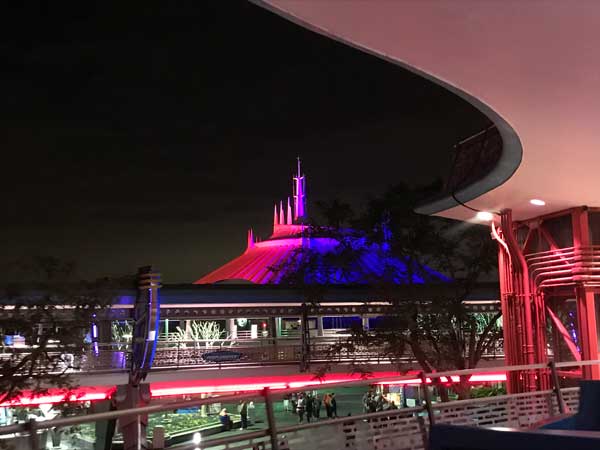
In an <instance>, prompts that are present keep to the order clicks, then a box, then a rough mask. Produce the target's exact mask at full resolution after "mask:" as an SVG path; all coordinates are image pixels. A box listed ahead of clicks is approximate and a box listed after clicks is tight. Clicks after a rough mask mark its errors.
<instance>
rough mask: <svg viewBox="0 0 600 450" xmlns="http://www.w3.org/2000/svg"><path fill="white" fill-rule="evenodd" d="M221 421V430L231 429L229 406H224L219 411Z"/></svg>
mask: <svg viewBox="0 0 600 450" xmlns="http://www.w3.org/2000/svg"><path fill="white" fill-rule="evenodd" d="M219 422H221V431H229V430H230V429H231V418H230V417H229V414H228V413H227V408H223V409H222V410H221V412H220V413H219Z"/></svg>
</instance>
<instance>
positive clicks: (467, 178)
mask: <svg viewBox="0 0 600 450" xmlns="http://www.w3.org/2000/svg"><path fill="white" fill-rule="evenodd" d="M501 154H502V137H501V136H500V133H499V132H498V129H497V128H496V127H495V126H491V127H488V128H486V129H485V130H483V131H481V132H479V133H477V134H475V135H473V136H471V137H469V138H467V139H464V140H462V141H461V142H459V143H458V144H456V145H455V146H454V160H453V162H452V172H451V174H450V176H449V177H448V179H447V180H446V183H445V186H444V191H445V192H447V193H455V192H457V191H459V190H460V189H462V188H464V187H465V186H468V185H470V184H472V183H474V182H475V181H477V180H479V179H481V178H482V177H483V176H485V175H487V174H488V173H489V172H490V171H491V170H492V169H493V168H494V167H495V166H496V164H497V163H498V160H499V159H500V156H501Z"/></svg>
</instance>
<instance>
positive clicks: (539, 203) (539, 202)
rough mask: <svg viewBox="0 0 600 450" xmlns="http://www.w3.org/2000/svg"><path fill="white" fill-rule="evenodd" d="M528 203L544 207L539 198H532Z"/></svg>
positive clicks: (543, 202)
mask: <svg viewBox="0 0 600 450" xmlns="http://www.w3.org/2000/svg"><path fill="white" fill-rule="evenodd" d="M529 203H531V204H532V205H535V206H544V205H545V204H546V202H545V201H544V200H540V199H539V198H532V199H531V200H529Z"/></svg>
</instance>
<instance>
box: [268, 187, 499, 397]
mask: <svg viewBox="0 0 600 450" xmlns="http://www.w3.org/2000/svg"><path fill="white" fill-rule="evenodd" d="M436 188H437V185H431V186H426V187H425V188H422V189H417V190H414V189H410V188H408V187H407V186H405V185H397V186H394V187H392V188H390V189H388V190H387V191H386V192H385V193H384V194H383V195H382V196H380V197H377V198H372V199H371V200H370V201H369V202H368V205H367V208H366V211H365V212H364V213H363V214H362V215H360V216H359V217H358V218H357V219H356V220H355V221H354V222H353V231H351V230H348V229H343V230H341V229H337V230H336V229H335V227H331V226H330V227H326V228H321V229H317V230H316V231H314V230H313V231H312V233H313V234H312V235H316V234H317V233H321V235H323V233H325V234H326V235H329V236H330V237H332V238H334V239H336V240H337V241H338V242H339V245H338V246H337V247H335V248H333V249H332V250H330V251H329V252H325V253H323V252H318V251H315V250H314V249H312V248H301V249H298V250H297V254H296V255H294V256H293V257H292V258H289V259H288V260H287V261H284V262H282V263H281V264H280V265H279V267H276V268H274V270H276V271H278V273H279V274H280V276H281V280H282V281H283V282H284V283H287V284H290V285H293V286H297V287H299V288H301V291H302V292H304V294H305V298H306V299H307V300H308V299H309V297H308V296H310V298H311V300H310V302H312V303H317V302H318V298H319V292H322V291H323V289H324V285H325V284H327V283H332V282H335V281H342V282H346V284H352V280H354V279H355V278H352V276H351V274H352V273H353V272H354V271H355V270H356V269H357V261H358V260H359V259H360V258H361V254H360V252H359V251H358V247H359V246H356V245H353V242H357V241H361V242H364V241H366V242H367V244H366V245H364V244H363V245H362V247H363V248H365V247H369V243H370V244H371V248H378V249H379V252H380V256H381V259H382V261H384V262H386V263H385V264H386V265H387V266H386V268H385V269H384V270H382V271H381V273H380V274H379V275H378V276H377V277H373V278H371V279H370V280H368V281H369V287H370V289H369V291H370V293H369V294H368V295H369V296H370V297H372V298H377V299H378V300H380V301H381V300H383V301H386V302H387V303H388V304H389V305H390V306H389V309H388V313H387V314H386V315H385V316H384V317H382V318H380V319H379V321H378V324H377V326H376V327H374V328H373V329H369V330H365V329H363V328H362V326H356V327H354V328H353V329H352V330H351V336H350V337H349V338H348V339H347V340H345V341H342V342H339V343H337V344H335V345H334V346H332V347H331V349H330V353H331V356H334V355H336V354H339V353H340V352H342V353H344V354H347V355H361V354H364V352H365V351H367V352H370V353H372V352H373V351H376V352H377V353H378V354H379V356H380V358H382V359H386V360H388V361H390V362H392V363H394V364H396V365H397V367H398V368H399V369H400V368H401V367H404V368H405V367H406V364H405V363H406V360H407V358H414V360H416V361H417V362H418V364H419V365H420V367H421V369H422V370H424V371H426V372H431V371H440V370H449V369H457V370H460V369H470V368H474V367H476V366H477V364H478V363H479V361H480V360H481V358H482V357H483V355H484V354H485V352H486V350H488V349H490V348H492V347H493V346H494V345H495V343H496V342H497V340H498V339H499V338H500V336H501V329H500V326H499V321H498V319H499V317H500V313H495V314H491V315H485V314H484V315H482V314H477V313H474V312H472V311H469V310H468V309H467V307H466V306H465V300H466V299H468V297H469V295H470V294H471V293H472V291H473V288H474V287H475V286H476V284H477V283H478V282H479V281H481V279H482V278H483V277H484V276H485V275H486V274H489V273H491V272H493V269H494V268H495V264H496V248H495V244H494V242H493V241H492V239H491V238H490V236H489V232H488V230H487V229H486V228H485V227H482V226H477V225H468V224H460V225H457V224H456V222H453V221H449V220H446V219H443V218H438V217H430V216H424V215H420V214H416V213H415V212H414V209H415V207H416V205H417V204H418V203H419V202H420V201H421V200H422V199H423V198H424V197H427V196H429V195H430V194H431V192H432V191H435V189H436ZM309 236H310V235H309ZM325 261H327V262H328V263H329V265H327V264H325V263H324V262H325ZM327 268H328V270H330V271H331V270H335V271H337V272H338V273H346V274H347V276H345V277H342V278H340V277H338V279H337V280H335V279H333V278H331V277H329V278H328V277H323V276H322V274H323V271H324V270H327ZM311 274H321V278H320V280H319V278H317V277H316V276H313V275H311ZM444 276H445V277H447V278H446V281H445V282H441V280H442V279H444ZM399 279H401V280H402V282H403V283H402V285H399V284H398V280H399ZM315 281H320V282H318V283H316V284H317V286H311V284H314V283H315ZM348 281H350V282H348ZM363 281H364V280H363ZM427 282H437V283H440V284H442V285H443V289H442V291H443V294H441V295H439V296H437V298H427V299H423V298H421V297H419V294H418V287H419V286H421V285H422V284H423V283H427ZM315 290H316V294H315ZM411 292H414V295H412V296H411V295H407V293H411ZM327 369H328V368H327V367H325V368H322V369H321V371H320V373H319V374H322V373H323V371H325V370H327ZM353 370H355V371H364V367H362V365H361V364H360V363H359V362H358V361H356V364H353ZM456 389H457V390H458V391H459V394H460V395H461V396H463V397H464V396H468V389H466V380H464V379H463V380H461V382H460V383H459V384H458V385H457V386H456ZM442 391H443V389H442Z"/></svg>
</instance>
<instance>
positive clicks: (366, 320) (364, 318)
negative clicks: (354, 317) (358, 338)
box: [362, 317, 369, 331]
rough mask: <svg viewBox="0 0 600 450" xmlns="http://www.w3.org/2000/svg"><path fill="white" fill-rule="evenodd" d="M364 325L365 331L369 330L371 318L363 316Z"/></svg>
mask: <svg viewBox="0 0 600 450" xmlns="http://www.w3.org/2000/svg"><path fill="white" fill-rule="evenodd" d="M362 327H363V330H365V331H368V330H369V318H368V317H363V318H362Z"/></svg>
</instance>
